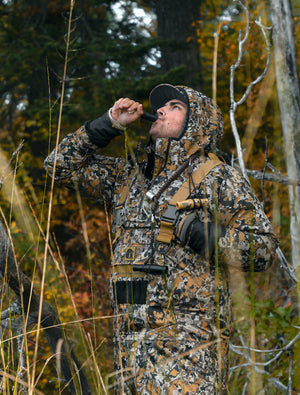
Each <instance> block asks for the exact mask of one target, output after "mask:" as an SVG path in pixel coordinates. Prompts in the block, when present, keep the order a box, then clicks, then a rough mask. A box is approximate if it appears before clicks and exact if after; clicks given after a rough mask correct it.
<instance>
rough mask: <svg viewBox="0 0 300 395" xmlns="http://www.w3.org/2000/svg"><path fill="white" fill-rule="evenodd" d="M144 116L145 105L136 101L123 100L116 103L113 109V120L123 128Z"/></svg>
mask: <svg viewBox="0 0 300 395" xmlns="http://www.w3.org/2000/svg"><path fill="white" fill-rule="evenodd" d="M142 114H143V105H142V104H140V103H139V102H136V101H134V100H131V99H128V98H127V97H126V98H125V99H123V98H121V99H119V100H118V101H116V102H115V104H114V105H113V107H112V109H111V115H112V117H113V119H114V120H115V121H117V122H119V123H120V124H121V125H122V126H127V125H130V124H131V123H132V122H134V121H136V120H137V119H139V118H140V117H141V115H142Z"/></svg>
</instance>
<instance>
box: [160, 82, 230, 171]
mask: <svg viewBox="0 0 300 395" xmlns="http://www.w3.org/2000/svg"><path fill="white" fill-rule="evenodd" d="M175 88H177V89H180V91H181V92H183V93H184V95H185V96H186V102H187V114H186V117H185V120H184V122H183V126H182V129H181V131H180V133H179V136H178V137H177V138H158V139H157V140H156V146H155V153H156V157H158V158H160V159H161V161H162V162H163V161H165V162H166V161H167V162H169V160H171V162H172V163H173V165H174V164H176V165H177V166H178V165H180V164H181V163H183V162H185V161H186V160H187V159H188V158H189V157H190V156H191V155H192V154H193V153H194V152H196V151H198V150H201V151H202V152H203V154H204V153H208V152H214V151H215V150H216V147H217V145H218V143H219V142H220V140H221V138H222V136H223V129H224V127H223V118H222V114H221V111H220V109H219V107H218V106H217V105H216V104H215V103H214V102H213V101H212V100H211V99H210V98H208V97H207V96H205V95H204V94H203V93H201V92H198V91H195V90H194V89H191V88H188V87H185V86H176V87H175ZM171 99H172V98H170V100H171Z"/></svg>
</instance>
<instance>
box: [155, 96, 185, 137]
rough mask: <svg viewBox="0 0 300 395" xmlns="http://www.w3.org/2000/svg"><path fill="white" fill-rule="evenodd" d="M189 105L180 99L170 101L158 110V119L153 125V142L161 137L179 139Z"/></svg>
mask: <svg viewBox="0 0 300 395" xmlns="http://www.w3.org/2000/svg"><path fill="white" fill-rule="evenodd" d="M186 111H187V105H186V104H185V103H184V102H183V101H181V100H178V99H174V100H170V101H168V102H167V103H166V104H165V105H164V106H163V107H161V108H159V109H158V110H157V115H158V119H157V120H156V121H155V122H154V123H153V124H152V127H151V129H150V132H149V133H150V136H151V138H152V140H153V141H156V139H157V138H159V137H177V136H178V134H179V132H180V129H181V127H182V124H183V121H184V117H185V114H186Z"/></svg>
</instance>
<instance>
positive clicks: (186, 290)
mask: <svg viewBox="0 0 300 395" xmlns="http://www.w3.org/2000/svg"><path fill="white" fill-rule="evenodd" d="M184 89H185V91H186V93H187V95H188V97H189V109H188V111H189V113H188V122H187V128H186V131H185V133H184V135H183V136H182V138H181V139H180V140H176V139H165V138H160V139H158V140H157V141H156V145H155V163H154V171H153V177H152V179H151V180H150V179H147V178H146V177H145V176H144V175H143V171H142V170H141V171H140V172H139V174H137V173H136V171H135V170H134V165H133V164H131V163H126V161H125V159H124V158H109V157H106V156H103V155H96V154H95V151H96V150H97V146H96V145H94V144H93V143H92V142H91V140H90V138H89V136H88V134H87V132H86V130H85V127H82V128H80V129H79V130H78V131H77V132H75V133H74V134H71V135H68V136H67V137H65V138H64V140H63V141H62V142H61V144H60V146H59V149H58V154H57V170H56V174H55V177H56V179H57V180H59V181H60V182H62V183H64V185H67V186H69V187H72V186H73V185H74V184H77V186H78V188H79V189H80V190H81V191H82V192H83V193H84V194H85V195H88V196H90V197H92V198H94V199H97V200H98V201H99V202H101V203H102V204H103V203H105V204H106V206H107V207H108V208H110V209H111V211H112V229H113V232H114V233H115V234H116V238H115V240H114V243H113V259H112V275H111V282H110V293H111V299H112V303H113V307H114V313H115V322H114V357H115V375H116V377H115V379H116V380H115V388H116V393H117V394H146V395H150V394H172V395H175V394H209V395H211V394H226V393H228V389H227V375H228V338H229V331H230V325H231V299H230V293H229V288H228V281H227V279H228V276H227V270H228V265H233V266H235V267H237V268H240V269H241V270H244V271H250V270H254V271H262V270H265V269H266V268H267V267H268V266H269V265H270V264H271V262H272V257H273V254H274V251H275V249H276V243H277V242H276V239H275V237H274V235H273V233H272V229H271V226H270V223H269V221H268V219H267V218H266V216H265V214H264V212H263V210H262V209H261V206H260V203H259V202H258V200H257V198H256V197H255V195H254V193H253V191H252V189H251V187H250V186H249V184H248V183H247V181H246V180H245V179H243V177H241V175H240V174H239V173H238V172H237V171H236V170H235V169H233V168H232V167H230V166H229V165H227V164H225V163H224V164H221V165H219V166H217V167H216V168H214V169H213V170H212V171H211V172H210V173H209V175H208V176H207V177H206V178H205V179H204V180H203V181H202V182H201V184H200V185H195V189H194V190H193V191H192V194H191V197H195V198H200V199H208V202H209V204H208V207H203V208H202V207H200V208H197V209H196V210H182V211H180V214H179V215H178V218H177V220H176V223H175V228H174V229H175V231H174V237H173V239H172V241H171V243H170V244H165V243H161V242H156V243H155V249H154V261H155V264H157V265H162V266H166V267H167V272H166V273H162V274H152V273H144V272H141V271H133V270H132V267H133V266H132V265H134V264H135V265H143V264H147V263H148V262H149V257H150V255H151V253H152V249H151V237H152V235H153V234H154V236H155V239H156V237H157V235H158V233H159V228H160V221H161V215H162V213H163V212H164V211H165V210H166V208H167V204H168V202H169V201H170V199H171V197H172V196H173V195H174V194H175V193H176V191H177V190H178V189H179V188H180V186H181V185H182V183H183V182H185V181H186V180H188V179H190V181H191V186H192V185H193V180H192V179H191V177H192V176H191V171H190V170H191V169H187V170H185V171H184V172H183V173H182V174H181V175H180V176H179V177H178V178H177V179H176V180H174V182H172V184H171V185H170V186H169V187H168V188H167V189H166V190H165V191H164V192H163V193H162V194H161V196H160V198H159V202H158V209H157V210H156V213H155V216H154V217H153V216H152V213H151V207H152V205H153V202H152V201H151V200H149V199H148V198H147V197H146V192H151V193H152V194H156V193H157V192H158V190H159V189H160V188H161V186H162V185H163V184H164V183H165V182H166V180H168V179H169V178H170V177H171V175H172V174H173V173H174V171H175V170H176V169H177V168H178V166H180V165H181V164H182V163H183V162H185V161H187V160H188V159H189V157H190V156H191V154H192V153H194V152H195V151H197V150H201V155H200V156H199V157H198V159H196V160H195V161H194V162H192V163H190V168H192V170H193V171H194V170H195V169H197V168H198V167H199V166H200V165H201V163H203V162H204V161H206V160H208V156H207V153H208V152H210V151H214V150H215V147H216V144H217V142H218V141H219V139H220V138H221V136H222V133H223V124H222V116H221V113H220V111H219V109H218V108H217V107H216V106H215V105H213V103H212V101H211V100H210V99H209V98H207V97H206V96H204V95H203V94H201V93H199V92H196V91H194V90H192V89H190V88H184ZM103 124H105V125H106V126H105V127H106V129H109V127H110V126H109V125H108V123H107V117H106V116H104V117H103ZM53 162H54V152H53V153H52V154H50V156H49V157H48V158H47V159H46V166H47V168H48V171H49V172H50V173H51V171H52V169H53ZM142 168H143V167H141V169H142ZM125 183H126V184H127V185H128V186H129V195H128V197H127V199H126V201H125V203H124V205H123V206H122V207H121V209H119V210H116V209H115V208H116V207H118V203H119V200H120V193H121V187H120V186H121V185H123V184H125ZM191 213H196V215H197V216H198V218H199V219H200V220H201V221H203V222H204V223H208V222H212V221H215V222H218V223H219V224H220V225H222V226H224V227H226V232H225V234H224V236H223V237H221V238H220V239H219V240H216V251H215V254H214V255H213V256H212V257H209V256H208V255H207V256H200V255H199V254H197V253H195V252H194V251H193V250H192V249H191V248H189V247H188V246H187V245H181V244H180V242H179V239H178V238H177V237H176V234H177V233H178V229H179V226H180V223H181V221H182V220H183V219H184V218H185V217H186V216H187V215H189V214H191Z"/></svg>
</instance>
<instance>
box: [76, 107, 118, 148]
mask: <svg viewBox="0 0 300 395" xmlns="http://www.w3.org/2000/svg"><path fill="white" fill-rule="evenodd" d="M84 126H85V130H86V132H87V134H88V136H89V138H90V140H91V142H92V143H93V144H95V145H97V146H98V147H99V148H104V147H106V146H107V145H108V144H109V142H110V141H111V140H112V139H113V138H114V137H116V136H120V135H121V134H122V132H121V130H118V129H116V128H114V127H113V126H112V124H111V121H110V119H109V117H108V113H105V114H104V115H102V117H99V118H97V119H95V120H94V121H87V122H85V124H84Z"/></svg>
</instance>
